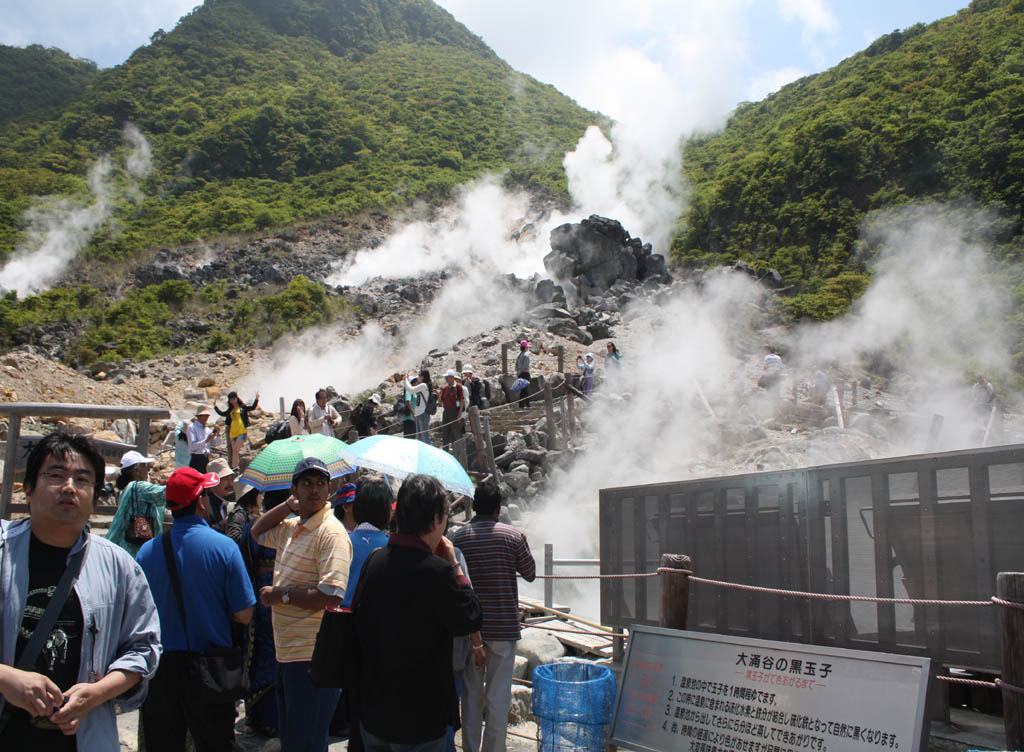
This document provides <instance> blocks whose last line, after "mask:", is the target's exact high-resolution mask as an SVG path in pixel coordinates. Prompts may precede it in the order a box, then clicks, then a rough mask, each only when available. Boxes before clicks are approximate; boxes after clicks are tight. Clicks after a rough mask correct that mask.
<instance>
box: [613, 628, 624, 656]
mask: <svg viewBox="0 0 1024 752" xmlns="http://www.w3.org/2000/svg"><path fill="white" fill-rule="evenodd" d="M625 642H626V640H625V638H624V637H623V634H622V627H612V662H613V663H622V661H623V659H625V657H626V646H625Z"/></svg>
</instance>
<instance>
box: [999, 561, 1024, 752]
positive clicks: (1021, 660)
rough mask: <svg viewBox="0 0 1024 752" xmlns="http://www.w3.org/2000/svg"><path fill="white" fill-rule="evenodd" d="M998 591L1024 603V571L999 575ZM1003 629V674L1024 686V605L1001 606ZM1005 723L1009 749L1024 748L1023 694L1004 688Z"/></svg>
mask: <svg viewBox="0 0 1024 752" xmlns="http://www.w3.org/2000/svg"><path fill="white" fill-rule="evenodd" d="M996 593H997V595H998V596H999V598H1001V599H1002V600H1004V601H1009V602H1011V603H1020V604H1024V572H1000V573H999V574H997V575H996ZM999 610H1000V614H999V621H1000V624H1001V625H1002V630H1003V663H1002V672H1001V678H1002V680H1003V681H1005V682H1006V683H1007V684H1012V685H1014V686H1015V687H1021V686H1024V608H1020V607H1018V608H1011V607H1008V606H1002V607H1000V609H999ZM1003 727H1004V729H1005V731H1006V749H1024V696H1022V695H1021V694H1020V693H1019V692H1016V691H1013V690H1009V689H1006V688H1003Z"/></svg>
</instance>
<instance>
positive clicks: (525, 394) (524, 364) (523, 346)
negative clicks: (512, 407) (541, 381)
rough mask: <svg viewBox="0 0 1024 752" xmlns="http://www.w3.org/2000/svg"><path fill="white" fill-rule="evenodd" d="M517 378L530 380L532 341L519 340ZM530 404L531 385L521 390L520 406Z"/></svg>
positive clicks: (525, 406)
mask: <svg viewBox="0 0 1024 752" xmlns="http://www.w3.org/2000/svg"><path fill="white" fill-rule="evenodd" d="M516 378H519V379H526V380H527V381H529V380H530V343H529V342H527V341H526V340H525V339H524V340H520V342H519V356H518V357H517V358H516ZM529 406H530V386H529V385H527V386H526V387H525V388H523V389H522V390H520V392H519V407H522V408H527V407H529Z"/></svg>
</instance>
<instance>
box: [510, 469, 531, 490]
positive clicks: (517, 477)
mask: <svg viewBox="0 0 1024 752" xmlns="http://www.w3.org/2000/svg"><path fill="white" fill-rule="evenodd" d="M505 482H506V483H508V484H509V486H511V487H512V488H513V489H515V490H516V491H518V490H519V489H521V488H526V487H527V486H528V485H530V475H529V473H525V472H522V471H514V472H509V473H506V474H505Z"/></svg>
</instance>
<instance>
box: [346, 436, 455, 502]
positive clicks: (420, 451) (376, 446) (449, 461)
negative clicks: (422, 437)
mask: <svg viewBox="0 0 1024 752" xmlns="http://www.w3.org/2000/svg"><path fill="white" fill-rule="evenodd" d="M339 453H340V454H341V457H342V459H345V460H347V461H348V462H350V463H351V464H353V465H356V466H358V467H361V468H364V469H369V470H376V471H377V472H380V473H384V474H385V475H390V476H392V477H394V478H398V479H399V480H404V479H405V478H407V477H409V476H410V475H415V474H417V473H423V474H424V475H431V476H433V477H434V478H437V480H438V481H440V483H441V485H442V486H444V487H445V488H447V489H448V490H449V491H454V492H455V493H460V494H464V495H466V496H472V495H473V481H472V480H470V478H469V475H468V474H467V473H466V471H465V470H463V469H462V465H460V464H459V461H458V460H457V459H455V458H454V457H453V456H452V455H450V454H448V452H445V451H444V450H442V449H438V448H436V447H432V446H430V445H429V444H425V443H424V442H422V441H418V440H416V439H406V438H403V437H401V436H385V435H378V436H367V437H366V438H365V439H360V440H359V441H357V442H356V443H355V444H342V447H341V449H340V450H339Z"/></svg>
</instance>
